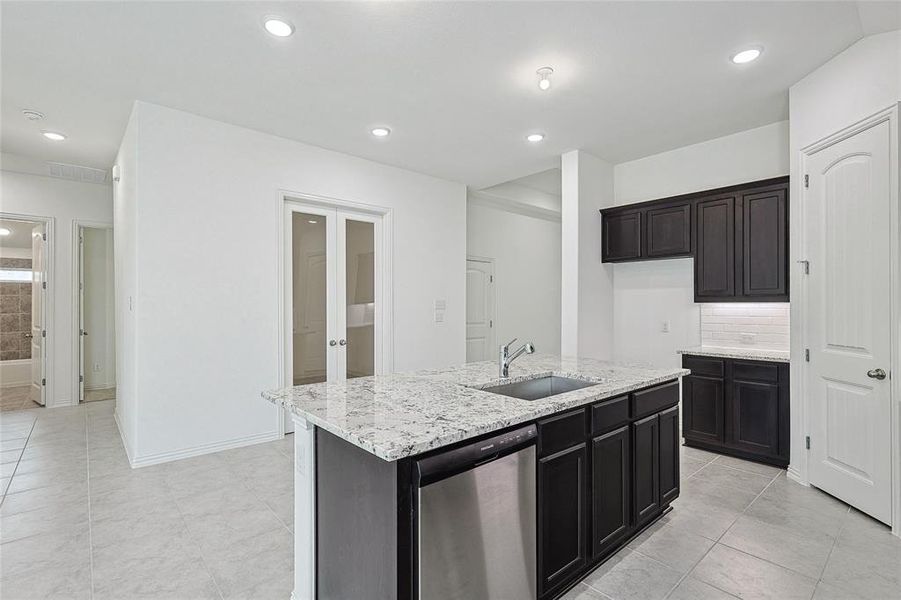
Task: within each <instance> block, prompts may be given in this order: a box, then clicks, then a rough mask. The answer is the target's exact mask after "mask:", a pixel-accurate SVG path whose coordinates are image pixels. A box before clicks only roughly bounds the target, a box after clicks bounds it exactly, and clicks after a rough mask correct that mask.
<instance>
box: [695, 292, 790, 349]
mask: <svg viewBox="0 0 901 600" xmlns="http://www.w3.org/2000/svg"><path fill="white" fill-rule="evenodd" d="M789 312H790V305H789V304H788V303H787V302H786V303H769V302H767V303H751V302H747V303H746V302H741V303H738V302H737V303H729V304H715V303H707V304H702V305H701V343H702V344H703V345H705V346H717V347H726V348H759V349H768V350H788V348H789ZM746 334H751V339H752V340H753V341H752V342H751V343H748V341H747V338H748V336H747V335H746ZM743 338H745V339H744V341H743Z"/></svg>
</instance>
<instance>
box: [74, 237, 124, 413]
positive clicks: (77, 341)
mask: <svg viewBox="0 0 901 600" xmlns="http://www.w3.org/2000/svg"><path fill="white" fill-rule="evenodd" d="M83 228H89V229H110V230H112V229H113V224H112V223H111V222H109V221H90V220H86V219H73V220H72V289H71V293H72V379H73V380H74V381H73V382H72V405H73V406H78V405H79V404H81V385H80V384H81V382H80V381H79V380H78V378H79V376H80V375H81V368H82V365H81V361H82V360H83V357H82V349H81V335H79V330H80V329H81V327H80V325H81V294H80V293H79V292H80V290H79V289H78V284H79V282H80V281H81V269H82V257H81V248H80V247H79V238H80V237H81V236H80V233H81V230H82V229H83ZM113 235H115V233H113ZM113 251H114V252H115V238H114V240H113ZM114 271H115V267H114ZM115 284H116V282H115V279H114V280H113V285H114V286H115ZM113 297H114V298H115V292H114V293H113ZM113 311H114V312H113V322H115V316H116V315H115V308H114V309H113Z"/></svg>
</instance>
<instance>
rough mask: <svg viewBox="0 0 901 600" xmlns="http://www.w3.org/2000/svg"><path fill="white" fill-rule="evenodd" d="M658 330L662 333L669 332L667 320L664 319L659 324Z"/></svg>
mask: <svg viewBox="0 0 901 600" xmlns="http://www.w3.org/2000/svg"><path fill="white" fill-rule="evenodd" d="M660 331H661V332H663V333H669V321H664V322H663V324H662V325H661V326H660Z"/></svg>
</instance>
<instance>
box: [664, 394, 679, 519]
mask: <svg viewBox="0 0 901 600" xmlns="http://www.w3.org/2000/svg"><path fill="white" fill-rule="evenodd" d="M659 418H660V505H661V506H664V505H666V504H669V503H670V502H672V501H673V500H675V499H676V498H678V497H679V407H678V406H674V407H672V408H668V409H667V410H664V411H663V412H661V413H660V416H659Z"/></svg>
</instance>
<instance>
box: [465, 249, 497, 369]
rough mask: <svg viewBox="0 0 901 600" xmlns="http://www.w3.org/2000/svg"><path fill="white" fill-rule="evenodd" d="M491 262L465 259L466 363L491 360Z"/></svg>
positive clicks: (492, 301) (479, 259)
mask: <svg viewBox="0 0 901 600" xmlns="http://www.w3.org/2000/svg"><path fill="white" fill-rule="evenodd" d="M494 310H495V296H494V259H493V258H482V257H476V256H469V257H467V258H466V362H477V361H480V360H491V359H492V358H494V354H495V352H496V350H497V348H496V344H495V335H494V319H495V315H494Z"/></svg>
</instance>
